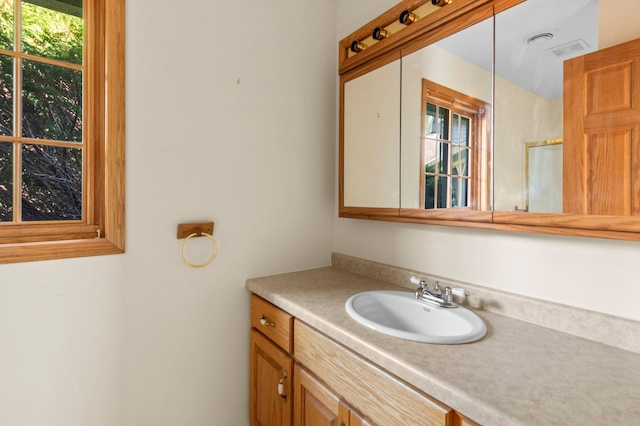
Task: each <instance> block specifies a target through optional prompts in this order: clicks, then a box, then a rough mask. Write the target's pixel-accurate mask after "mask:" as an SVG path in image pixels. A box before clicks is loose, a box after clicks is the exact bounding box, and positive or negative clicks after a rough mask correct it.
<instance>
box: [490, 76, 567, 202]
mask: <svg viewBox="0 0 640 426" xmlns="http://www.w3.org/2000/svg"><path fill="white" fill-rule="evenodd" d="M495 84H496V98H495V106H494V112H495V117H496V123H495V127H494V131H495V134H494V164H499V167H495V168H494V182H496V183H497V184H496V185H494V203H495V204H494V210H496V211H513V210H514V208H515V207H516V206H517V207H518V208H524V206H525V182H524V181H525V176H524V173H523V172H524V154H523V153H524V146H525V143H527V142H531V141H539V140H548V139H561V138H562V98H558V99H552V100H546V99H544V98H542V97H540V96H538V95H536V94H534V93H532V92H530V91H528V90H526V89H523V88H522V87H520V86H518V85H516V84H513V83H511V82H510V81H508V80H505V79H503V78H501V77H498V76H496V82H495Z"/></svg>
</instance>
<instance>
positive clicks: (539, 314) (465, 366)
mask: <svg viewBox="0 0 640 426" xmlns="http://www.w3.org/2000/svg"><path fill="white" fill-rule="evenodd" d="M332 265H333V266H331V267H326V268H319V269H313V270H309V271H302V272H294V273H289V274H282V275H275V276H270V277H263V278H253V279H249V280H247V283H246V287H247V289H248V290H249V291H251V292H252V293H253V295H252V314H251V315H252V321H251V323H252V327H253V328H252V331H251V339H252V341H251V381H252V382H251V410H252V413H251V415H252V424H255V423H253V420H254V419H256V417H255V416H268V418H269V419H270V421H269V422H265V421H264V419H262V420H261V421H260V422H259V423H257V424H284V425H289V424H295V425H314V424H336V425H342V424H344V425H360V424H364V425H367V424H375V425H379V426H381V425H400V424H401V425H413V424H415V425H460V424H462V425H464V424H466V425H473V424H483V425H500V424H503V425H505V424H508V425H540V424H544V425H566V424H568V423H570V424H589V425H600V424H601V425H612V424H615V425H634V424H636V423H637V419H639V418H640V406H638V404H637V401H640V354H639V352H640V351H638V348H637V345H638V341H637V340H638V337H637V336H638V335H639V334H638V331H639V327H640V326H639V324H638V323H636V322H633V321H626V320H623V319H616V318H613V317H608V316H604V315H600V314H596V313H590V312H585V311H581V310H578V309H575V308H570V307H565V306H560V305H554V304H550V303H546V302H540V301H535V300H533V299H531V300H526V298H523V297H522V296H513V295H509V294H506V293H499V292H495V291H490V290H483V289H482V288H481V287H477V286H472V285H471V286H469V285H467V286H466V287H467V288H468V289H469V291H470V292H471V293H472V295H471V297H470V298H469V302H470V303H471V304H472V305H477V306H482V305H483V306H485V308H486V309H484V310H483V309H474V312H476V313H477V314H478V315H479V316H480V317H481V318H482V319H483V320H484V321H485V323H486V324H487V327H488V329H489V331H488V334H487V336H485V337H484V338H483V339H481V340H480V341H477V342H475V343H470V344H463V345H434V344H428V343H419V342H412V341H408V340H402V339H398V338H395V337H391V336H387V335H384V334H381V333H378V332H376V331H374V330H372V329H369V328H367V327H365V326H362V325H360V324H359V323H357V322H356V321H355V320H353V319H352V318H351V317H350V316H349V315H348V314H347V312H346V310H345V302H346V300H347V299H348V298H349V297H351V296H352V295H354V294H357V293H360V292H363V291H369V290H405V291H413V290H414V288H410V287H408V286H407V287H402V286H399V285H398V284H402V283H403V282H408V279H407V280H405V277H406V278H408V277H409V276H410V275H416V274H417V275H420V273H419V272H415V271H407V270H403V269H400V268H394V267H391V266H387V265H380V264H377V263H374V262H368V261H364V260H361V259H354V258H350V257H348V256H343V255H339V254H334V255H333V260H332ZM422 276H424V277H427V276H425V275H424V274H422ZM427 279H428V280H429V279H431V278H430V277H427ZM474 296H475V299H474ZM503 305H504V306H507V308H503V307H502V306H503ZM509 305H512V307H516V308H517V310H518V311H519V312H521V313H522V312H524V314H523V315H525V316H528V317H527V318H523V319H527V320H528V321H523V320H521V319H514V318H512V317H509V316H506V315H502V314H499V313H496V312H492V310H493V311H501V312H506V311H508V310H509V308H508V306H509ZM472 309H473V308H472ZM548 317H552V318H553V322H554V323H555V324H556V325H557V328H559V329H563V328H564V327H566V326H565V325H566V324H574V325H576V323H579V324H577V325H578V326H580V324H582V325H583V326H584V328H585V329H588V330H583V331H584V333H587V334H588V333H593V335H592V336H587V337H592V338H594V339H596V340H597V339H599V336H603V335H604V334H606V333H603V334H599V331H598V330H593V329H594V327H593V326H592V324H594V323H600V324H601V326H600V327H601V328H603V329H609V330H611V327H615V328H616V329H617V330H619V333H621V334H622V335H623V336H621V338H622V339H624V341H625V342H626V344H627V345H629V347H628V348H627V349H630V350H625V349H621V348H619V347H615V346H612V345H607V344H603V343H600V342H597V341H594V340H589V339H586V338H584V337H577V336H575V335H573V334H579V333H580V332H578V333H573V334H569V333H567V332H563V331H559V330H557V329H556V330H554V329H552V328H549V327H542V326H540V325H536V324H535V323H540V322H541V321H542V322H544V321H547V320H549V318H548ZM271 323H275V327H274V326H272V325H271ZM568 327H571V325H569V326H568ZM565 331H566V330H565ZM279 333H280V334H279ZM608 334H611V333H610V332H608ZM285 372H286V374H285ZM279 384H281V386H279ZM279 391H281V392H279ZM280 393H282V395H280ZM285 398H286V399H285ZM276 418H277V419H278V421H277V422H273V421H271V420H273V419H276ZM320 419H324V420H322V421H326V422H328V423H322V421H321V420H320ZM332 422H333V423H332Z"/></svg>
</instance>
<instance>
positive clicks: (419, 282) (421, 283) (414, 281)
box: [409, 277, 427, 287]
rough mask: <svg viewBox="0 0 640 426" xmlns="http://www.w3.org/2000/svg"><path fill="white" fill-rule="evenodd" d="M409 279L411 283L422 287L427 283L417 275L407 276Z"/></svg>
mask: <svg viewBox="0 0 640 426" xmlns="http://www.w3.org/2000/svg"><path fill="white" fill-rule="evenodd" d="M409 281H410V282H411V284H415V285H419V286H420V287H424V286H426V285H427V282H426V281H424V280H421V279H420V278H418V277H411V278H409Z"/></svg>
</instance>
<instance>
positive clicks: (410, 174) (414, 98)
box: [401, 39, 492, 209]
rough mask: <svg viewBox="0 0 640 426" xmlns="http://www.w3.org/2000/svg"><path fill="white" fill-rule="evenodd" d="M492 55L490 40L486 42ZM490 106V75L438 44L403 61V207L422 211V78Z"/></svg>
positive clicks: (406, 57)
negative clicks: (420, 199)
mask: <svg viewBox="0 0 640 426" xmlns="http://www.w3.org/2000/svg"><path fill="white" fill-rule="evenodd" d="M487 42H488V50H487V53H488V54H489V55H491V40H490V39H489V40H487ZM423 78H424V79H427V80H430V81H434V82H436V83H438V84H440V85H442V86H446V87H448V88H450V89H453V90H455V91H458V92H461V93H464V94H467V95H469V96H472V97H474V98H477V99H481V100H483V101H485V102H487V103H491V98H492V93H491V73H490V72H488V71H486V70H484V69H482V68H480V67H478V66H476V65H474V64H471V63H470V62H467V61H465V60H464V59H462V58H460V57H458V56H455V55H453V54H451V53H449V52H447V51H446V50H443V49H441V48H439V47H438V46H435V45H430V46H427V47H425V48H423V49H420V50H419V51H417V52H414V53H412V54H410V55H407V56H405V57H403V58H402V124H401V125H402V127H401V131H402V152H401V157H402V160H401V175H402V184H401V189H402V193H401V206H402V208H411V209H417V208H419V207H420V206H419V204H420V202H419V196H420V163H421V161H420V158H419V157H420V143H421V135H420V130H421V128H422V126H421V120H422V117H421V113H422V105H421V104H422V79H423Z"/></svg>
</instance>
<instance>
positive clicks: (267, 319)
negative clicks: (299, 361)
mask: <svg viewBox="0 0 640 426" xmlns="http://www.w3.org/2000/svg"><path fill="white" fill-rule="evenodd" d="M251 327H254V328H256V329H257V330H260V332H262V333H263V334H264V335H265V336H267V337H268V338H269V339H271V340H272V341H273V342H274V343H275V344H277V345H278V346H280V347H281V348H282V349H284V350H285V351H287V352H288V353H292V352H293V317H292V316H291V315H289V314H288V313H286V312H285V311H283V310H281V309H280V308H278V307H276V306H275V305H272V304H271V303H269V302H267V301H266V300H264V299H262V298H260V297H258V296H256V295H255V294H252V295H251Z"/></svg>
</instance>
